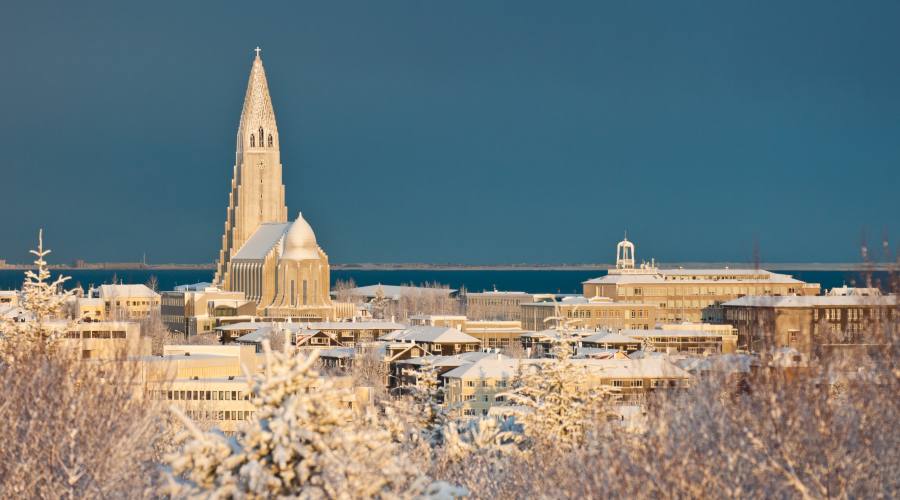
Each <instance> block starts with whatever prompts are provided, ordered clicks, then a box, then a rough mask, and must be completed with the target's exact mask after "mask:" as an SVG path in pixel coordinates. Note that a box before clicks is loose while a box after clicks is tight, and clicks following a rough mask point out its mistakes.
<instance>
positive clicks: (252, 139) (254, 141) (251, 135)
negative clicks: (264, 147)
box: [250, 134, 256, 148]
mask: <svg viewBox="0 0 900 500" xmlns="http://www.w3.org/2000/svg"><path fill="white" fill-rule="evenodd" d="M250 147H251V148H254V147H256V139H255V138H254V137H253V134H250Z"/></svg>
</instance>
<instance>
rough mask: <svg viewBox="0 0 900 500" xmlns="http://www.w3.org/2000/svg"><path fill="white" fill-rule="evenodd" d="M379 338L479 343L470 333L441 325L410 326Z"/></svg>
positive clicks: (446, 342) (407, 340) (442, 342)
mask: <svg viewBox="0 0 900 500" xmlns="http://www.w3.org/2000/svg"><path fill="white" fill-rule="evenodd" d="M381 340H392V341H403V342H431V343H438V344H451V343H452V344H458V343H472V344H478V343H481V341H480V340H478V339H476V338H475V337H473V336H471V335H467V334H465V333H463V332H461V331H459V330H457V329H456V328H446V327H443V326H411V327H409V328H405V329H403V330H397V331H394V332H391V333H388V334H387V335H383V336H382V337H381Z"/></svg>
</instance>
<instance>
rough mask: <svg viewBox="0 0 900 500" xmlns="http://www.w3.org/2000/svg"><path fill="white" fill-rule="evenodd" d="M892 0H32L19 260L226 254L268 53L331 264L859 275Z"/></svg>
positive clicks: (1, 25)
mask: <svg viewBox="0 0 900 500" xmlns="http://www.w3.org/2000/svg"><path fill="white" fill-rule="evenodd" d="M898 19H900V3H898V2H895V1H871V2H830V1H824V2H823V1H821V0H819V1H804V2H784V1H756V2H733V1H726V0H723V1H716V2H708V1H703V2H701V1H693V0H684V1H678V2H671V1H660V2H649V1H634V2H622V1H615V2H600V1H585V2H579V1H571V2H538V1H530V0H517V1H509V2H500V1H484V0H471V1H453V2H422V1H417V0H416V1H414V0H408V1H383V2H382V1H379V2H372V1H352V2H351V1H327V2H325V1H323V2H293V1H292V2H280V1H268V2H228V3H226V2H167V1H160V2H143V3H132V2H57V3H47V2H41V1H35V2H18V3H15V4H10V5H8V6H6V7H5V8H4V9H3V14H2V15H0V46H2V47H3V48H4V50H3V57H4V59H5V61H4V65H3V67H4V71H3V72H2V78H0V95H3V96H4V98H5V102H4V105H3V112H2V113H0V150H2V151H3V153H2V163H0V199H2V200H3V205H2V209H0V219H2V220H3V230H2V237H0V258H6V259H8V260H10V261H26V260H28V258H27V255H26V253H27V249H29V248H31V247H32V246H33V242H34V240H35V238H36V235H37V229H38V228H39V227H41V226H43V227H44V228H45V233H46V241H47V245H48V246H49V247H50V248H53V249H54V254H53V256H52V257H51V260H55V261H57V262H59V261H68V260H71V259H74V258H84V259H88V260H116V261H118V260H131V261H133V260H138V259H140V258H141V255H142V254H143V253H144V252H146V253H147V254H148V255H149V257H150V259H151V261H155V262H163V261H181V262H209V261H211V260H213V259H214V258H215V255H216V252H217V249H218V247H219V244H220V238H221V233H222V230H223V224H224V220H225V207H226V206H227V196H228V190H229V182H230V178H231V174H232V166H233V163H234V148H235V144H234V140H235V132H236V130H237V125H238V118H239V116H240V111H241V100H242V98H243V96H244V90H245V86H246V84H247V77H248V73H249V70H250V64H251V60H252V56H253V51H252V49H253V48H254V47H255V46H256V45H260V46H261V47H262V48H263V53H262V56H263V59H264V60H265V64H266V71H267V74H268V80H269V86H270V90H271V94H272V98H273V101H274V104H275V111H276V115H277V118H278V125H279V132H280V134H281V149H282V150H281V153H282V161H283V164H284V179H285V184H286V187H287V204H288V208H289V213H290V214H294V213H296V212H297V211H300V210H302V211H303V214H304V216H305V217H306V219H307V220H308V221H309V222H310V224H312V226H313V227H314V228H315V230H316V233H317V236H318V240H319V243H320V244H321V245H322V247H323V248H324V249H325V251H326V252H328V253H329V255H330V257H331V259H332V261H333V262H398V261H404V262H407V261H418V262H433V263H441V262H461V263H514V262H609V261H611V260H612V259H613V258H614V255H613V253H614V246H615V242H616V241H618V240H619V239H621V235H622V232H623V230H625V229H627V230H628V234H629V237H630V239H632V240H634V241H636V243H637V257H638V259H642V258H646V259H649V258H650V257H656V258H657V259H658V260H660V261H663V262H666V261H689V260H694V261H724V260H730V261H749V260H750V259H751V256H752V252H753V241H754V239H757V240H758V241H759V247H760V250H761V257H762V259H763V260H768V261H854V260H856V259H858V254H859V251H858V247H859V242H860V234H861V232H862V231H863V230H864V229H865V230H866V231H868V234H869V239H870V241H871V240H875V239H879V238H880V237H881V234H882V232H885V233H886V234H887V235H888V236H891V237H894V238H896V237H898V236H900V217H898V214H900V197H898V191H900V91H898V89H900V58H898V57H897V48H898V47H900V30H898V29H897V20H898Z"/></svg>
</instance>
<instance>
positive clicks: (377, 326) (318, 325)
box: [294, 321, 406, 330]
mask: <svg viewBox="0 0 900 500" xmlns="http://www.w3.org/2000/svg"><path fill="white" fill-rule="evenodd" d="M294 324H295V325H297V324H299V325H303V326H304V327H305V328H311V329H315V330H401V329H403V328H406V325H402V324H400V323H393V322H390V321H318V322H312V323H294Z"/></svg>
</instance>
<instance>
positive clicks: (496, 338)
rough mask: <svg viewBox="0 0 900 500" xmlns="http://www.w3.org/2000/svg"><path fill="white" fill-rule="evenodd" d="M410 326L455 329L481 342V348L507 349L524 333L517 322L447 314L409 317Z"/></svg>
mask: <svg viewBox="0 0 900 500" xmlns="http://www.w3.org/2000/svg"><path fill="white" fill-rule="evenodd" d="M409 323H410V325H412V326H442V327H446V328H456V329H457V330H460V331H462V332H463V333H466V334H469V335H471V336H473V337H475V338H476V339H478V340H480V341H481V345H482V346H483V347H493V348H507V347H509V346H510V345H512V344H514V343H518V342H519V337H521V336H522V334H523V333H525V331H524V330H522V324H521V323H520V322H519V321H502V320H471V319H469V318H467V317H466V316H460V315H447V314H419V315H415V316H410V317H409Z"/></svg>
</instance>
